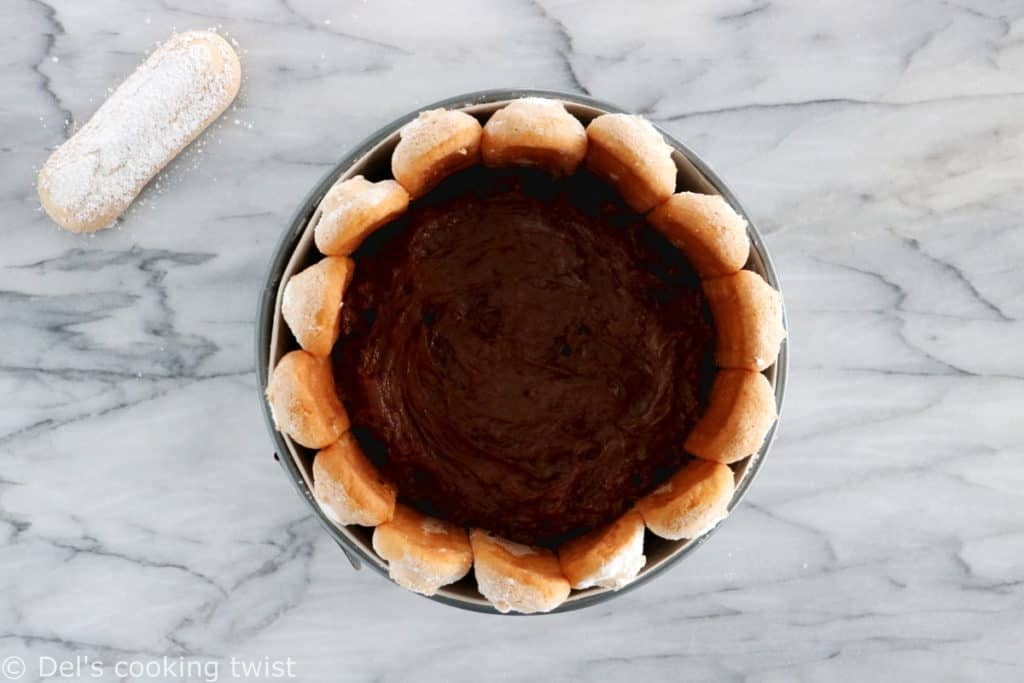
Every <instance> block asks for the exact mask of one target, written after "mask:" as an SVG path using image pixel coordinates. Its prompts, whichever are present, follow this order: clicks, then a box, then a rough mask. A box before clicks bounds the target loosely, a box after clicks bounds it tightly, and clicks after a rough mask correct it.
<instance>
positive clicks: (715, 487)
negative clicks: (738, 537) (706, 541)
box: [636, 460, 735, 541]
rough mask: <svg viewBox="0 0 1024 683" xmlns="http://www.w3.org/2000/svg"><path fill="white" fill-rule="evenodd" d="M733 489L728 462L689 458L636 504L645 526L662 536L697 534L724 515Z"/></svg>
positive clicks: (721, 518) (676, 539) (672, 537)
mask: <svg viewBox="0 0 1024 683" xmlns="http://www.w3.org/2000/svg"><path fill="white" fill-rule="evenodd" d="M734 490H735V483H734V480H733V474H732V470H731V469H729V467H728V466H726V465H723V464H721V463H717V462H711V461H707V460H691V461H690V462H688V463H686V464H685V465H683V466H682V467H681V468H680V469H679V471H678V472H676V473H675V474H674V475H673V476H672V478H671V479H669V480H668V481H667V482H665V483H664V484H662V485H661V486H660V487H658V488H657V489H655V490H654V492H653V493H650V494H648V495H647V496H646V497H645V498H643V499H641V500H640V502H639V503H637V506H636V508H637V510H639V511H640V514H641V515H643V519H644V523H645V524H647V528H648V529H650V530H651V531H652V532H653V533H655V534H657V535H658V536H661V537H662V538H667V539H669V540H672V541H678V540H681V539H684V538H697V537H699V536H701V535H702V534H704V533H705V532H707V531H708V530H710V529H711V528H712V527H714V526H715V525H716V524H718V523H719V522H720V521H722V520H723V519H725V516H726V514H728V511H729V508H728V506H729V501H730V500H732V495H733V492H734Z"/></svg>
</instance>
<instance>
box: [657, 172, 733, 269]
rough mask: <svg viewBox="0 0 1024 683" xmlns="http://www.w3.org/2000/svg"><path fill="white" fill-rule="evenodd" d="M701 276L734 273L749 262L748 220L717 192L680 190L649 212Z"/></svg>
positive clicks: (663, 232) (659, 228)
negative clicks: (697, 192)
mask: <svg viewBox="0 0 1024 683" xmlns="http://www.w3.org/2000/svg"><path fill="white" fill-rule="evenodd" d="M647 220H649V221H650V222H651V224H652V225H654V227H655V228H657V229H658V230H660V231H661V232H662V234H664V235H665V237H667V238H668V239H669V241H670V242H672V243H673V244H674V245H676V246H677V247H678V248H679V249H680V250H681V251H682V252H683V254H685V255H686V258H687V259H689V261H690V263H692V264H693V267H694V269H695V270H696V271H697V274H698V275H699V276H700V277H702V278H711V277H721V276H723V275H731V274H732V273H735V272H736V271H738V270H739V269H740V268H742V267H743V265H744V264H745V263H746V262H747V256H748V255H749V254H750V238H748V237H747V221H745V220H744V219H743V217H742V216H740V215H739V214H738V213H736V212H735V211H734V210H733V208H732V207H731V206H729V203H728V202H727V201H725V199H723V198H722V197H720V196H718V195H716V194H696V193H694V192H680V193H678V194H674V195H672V196H671V197H669V198H668V201H666V202H664V203H663V204H661V205H660V206H657V207H655V208H654V210H653V211H651V212H650V213H649V214H647Z"/></svg>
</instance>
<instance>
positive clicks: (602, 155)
mask: <svg viewBox="0 0 1024 683" xmlns="http://www.w3.org/2000/svg"><path fill="white" fill-rule="evenodd" d="M587 139H588V145H589V146H588V147H587V158H586V164H587V168H589V169H590V170H591V171H593V172H594V173H596V174H597V175H599V176H601V177H602V178H605V179H606V180H608V181H610V182H611V183H612V184H613V185H615V186H616V187H617V188H618V190H619V193H620V194H622V197H623V199H625V200H626V203H627V204H629V205H630V207H632V208H633V210H634V211H637V212H638V213H647V212H648V211H650V210H651V209H653V208H654V207H655V206H657V205H658V204H661V203H662V202H663V201H665V200H666V199H668V198H669V197H670V196H671V195H672V193H673V192H674V191H675V189H676V165H675V162H673V161H672V148H671V147H669V146H668V144H666V143H665V139H664V138H662V137H661V133H659V132H658V131H657V129H656V128H655V127H654V126H652V125H651V124H650V122H649V121H647V120H646V119H644V118H641V117H639V116H634V115H631V114H604V115H602V116H598V117H597V118H596V119H594V120H593V121H591V122H590V125H589V126H587Z"/></svg>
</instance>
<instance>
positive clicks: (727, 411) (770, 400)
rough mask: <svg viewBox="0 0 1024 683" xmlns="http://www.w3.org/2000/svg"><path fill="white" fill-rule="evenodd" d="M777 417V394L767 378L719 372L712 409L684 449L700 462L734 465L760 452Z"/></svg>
mask: <svg viewBox="0 0 1024 683" xmlns="http://www.w3.org/2000/svg"><path fill="white" fill-rule="evenodd" d="M775 417H776V409H775V393H774V392H773V391H772V385H771V383H769V382H768V380H767V379H766V378H765V376H764V375H762V374H761V373H760V372H753V371H750V370H719V371H718V374H717V375H716V376H715V381H714V384H712V385H711V396H710V397H709V399H708V407H707V408H706V409H705V411H704V414H703V415H702V416H701V417H700V419H699V420H697V424H696V425H694V427H693V429H692V430H691V431H690V434H689V436H688V437H687V438H686V441H685V443H684V444H683V447H684V448H685V449H686V450H687V451H688V452H690V453H692V454H694V455H696V456H697V457H699V458H703V459H705V460H713V461H715V462H720V463H725V464H731V463H734V462H736V461H738V460H742V459H743V458H745V457H747V456H748V455H752V454H753V453H755V452H757V449H759V448H760V447H761V444H762V443H764V438H765V436H767V434H768V430H769V429H771V427H772V425H773V424H774V423H775Z"/></svg>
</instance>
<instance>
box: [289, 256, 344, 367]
mask: <svg viewBox="0 0 1024 683" xmlns="http://www.w3.org/2000/svg"><path fill="white" fill-rule="evenodd" d="M354 271H355V263H354V262H353V261H352V259H350V258H344V257H339V256H328V257H326V258H323V259H321V260H319V261H317V262H316V263H314V264H313V265H311V266H309V267H308V268H306V269H305V270H303V271H301V272H299V273H296V274H295V275H292V276H291V277H290V278H289V279H288V283H287V284H286V285H285V288H284V293H283V294H282V298H281V315H282V316H283V317H284V321H285V322H286V323H288V328H289V329H290V330H291V331H292V334H293V335H294V336H295V340H296V341H297V342H299V346H301V347H302V348H303V349H305V350H306V351H309V352H310V353H311V354H313V355H314V356H327V355H328V354H330V352H331V348H333V346H334V342H335V341H336V340H337V339H338V332H339V329H340V325H339V323H340V321H341V304H342V299H343V297H344V296H345V290H346V289H347V288H348V283H349V282H351V280H352V274H353V272H354Z"/></svg>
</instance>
